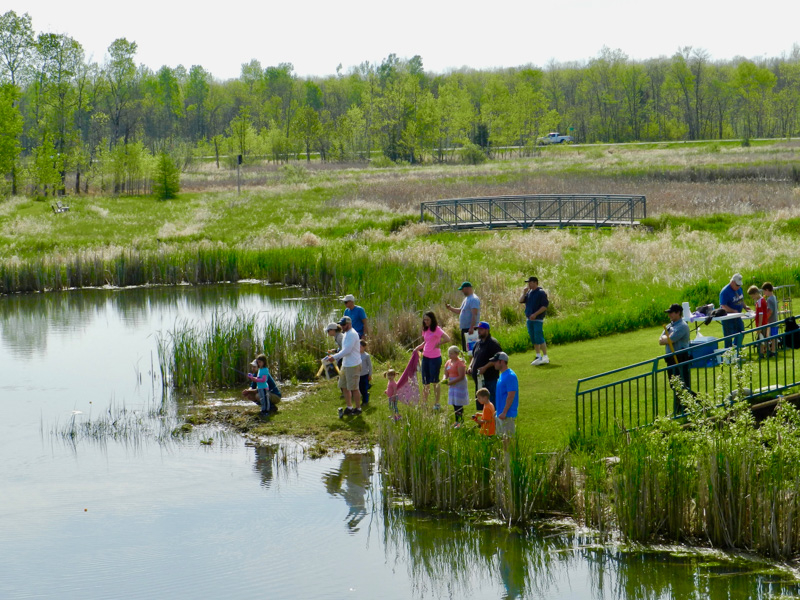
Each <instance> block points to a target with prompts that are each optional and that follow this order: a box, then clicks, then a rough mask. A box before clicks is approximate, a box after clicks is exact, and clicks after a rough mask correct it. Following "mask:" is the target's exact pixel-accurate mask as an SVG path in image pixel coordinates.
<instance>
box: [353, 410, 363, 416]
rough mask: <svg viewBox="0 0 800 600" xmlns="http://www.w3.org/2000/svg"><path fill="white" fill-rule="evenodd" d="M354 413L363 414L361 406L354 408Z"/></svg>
mask: <svg viewBox="0 0 800 600" xmlns="http://www.w3.org/2000/svg"><path fill="white" fill-rule="evenodd" d="M353 414H354V415H360V414H361V409H360V408H354V409H353Z"/></svg>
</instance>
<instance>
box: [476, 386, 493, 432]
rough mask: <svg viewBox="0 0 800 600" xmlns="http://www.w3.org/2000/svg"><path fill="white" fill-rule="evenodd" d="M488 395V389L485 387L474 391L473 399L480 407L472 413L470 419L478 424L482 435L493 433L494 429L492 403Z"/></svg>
mask: <svg viewBox="0 0 800 600" xmlns="http://www.w3.org/2000/svg"><path fill="white" fill-rule="evenodd" d="M489 396H490V394H489V390H487V389H486V388H481V389H479V390H478V391H477V392H476V393H475V401H476V402H477V403H478V406H481V407H482V409H481V410H480V411H478V412H477V413H475V414H474V415H472V420H473V421H475V422H476V423H477V424H478V425H480V427H481V433H482V434H483V435H494V430H495V419H494V416H495V413H494V404H492V401H491V400H490V398H489Z"/></svg>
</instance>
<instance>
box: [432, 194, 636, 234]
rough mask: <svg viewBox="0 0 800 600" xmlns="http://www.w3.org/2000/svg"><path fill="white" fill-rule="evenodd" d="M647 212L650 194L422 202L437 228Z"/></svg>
mask: <svg viewBox="0 0 800 600" xmlns="http://www.w3.org/2000/svg"><path fill="white" fill-rule="evenodd" d="M646 216H647V200H646V198H645V197H644V196H629V195H622V194H569V195H561V194H530V195H524V196H489V197H482V198H454V199H450V200H436V201H433V202H422V203H420V221H421V222H424V221H426V220H428V221H429V222H430V226H431V228H433V229H437V230H461V229H497V228H509V227H516V228H522V229H529V228H534V227H558V228H562V227H594V228H600V227H621V226H632V225H638V224H639V223H640V221H641V219H644V218H645V217H646Z"/></svg>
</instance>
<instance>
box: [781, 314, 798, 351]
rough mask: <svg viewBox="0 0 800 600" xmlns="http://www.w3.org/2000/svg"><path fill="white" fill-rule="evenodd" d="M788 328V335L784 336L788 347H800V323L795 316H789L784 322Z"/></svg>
mask: <svg viewBox="0 0 800 600" xmlns="http://www.w3.org/2000/svg"><path fill="white" fill-rule="evenodd" d="M783 324H784V327H785V329H786V337H784V344H786V347H787V348H795V349H797V348H800V325H798V324H797V321H796V320H795V318H794V317H787V318H786V320H785V321H784V322H783Z"/></svg>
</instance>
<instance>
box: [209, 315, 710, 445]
mask: <svg viewBox="0 0 800 600" xmlns="http://www.w3.org/2000/svg"><path fill="white" fill-rule="evenodd" d="M661 332H662V329H661V328H647V329H641V330H639V331H635V332H632V333H625V334H615V335H609V336H606V337H602V338H598V339H594V340H588V341H583V342H575V343H570V344H563V345H559V346H552V347H550V348H549V354H550V361H551V362H550V364H549V365H541V366H536V367H534V366H531V365H530V362H531V361H532V360H533V359H534V358H535V355H534V353H533V351H530V352H526V353H517V354H514V355H512V356H511V357H510V362H509V366H510V368H512V369H513V370H514V372H515V373H516V374H517V376H518V377H519V382H520V404H519V416H518V419H517V432H518V435H519V436H520V437H521V438H524V439H527V440H530V441H532V442H535V443H536V444H537V445H541V446H543V447H547V448H557V447H563V446H564V445H565V444H566V442H567V439H568V437H569V435H570V433H572V432H573V431H574V430H575V388H576V383H577V381H578V379H580V378H583V377H588V376H591V375H597V374H600V373H603V372H606V371H611V370H613V369H618V368H620V367H624V366H627V365H630V364H633V363H637V362H640V361H644V360H647V359H650V358H655V357H657V356H660V355H662V354H663V352H664V350H663V347H662V346H659V344H658V338H659V336H660V335H661ZM702 332H703V334H704V335H714V336H719V335H721V327H720V326H719V325H718V324H712V325H711V326H709V327H707V328H704V329H703V330H702ZM499 341H500V342H501V344H502V339H500V340H499ZM382 368H383V365H376V366H375V372H376V375H375V376H374V377H373V388H372V390H371V401H370V406H369V408H368V409H367V410H365V411H364V413H363V414H362V416H361V417H354V418H344V419H341V420H340V419H338V418H337V416H336V408H337V407H339V406H344V403H343V401H342V400H340V399H339V394H338V389H337V388H336V384H335V382H333V381H331V382H324V383H320V384H318V385H317V386H316V387H314V388H313V390H312V391H310V392H308V393H306V394H304V395H302V396H301V397H300V398H299V399H298V400H296V401H292V402H284V403H283V404H282V405H281V410H280V412H279V413H278V414H277V415H275V416H273V417H271V418H270V420H269V421H267V422H262V421H260V420H259V418H258V416H257V412H258V408H257V407H256V406H255V405H253V406H252V408H251V407H250V406H246V407H238V406H237V407H231V408H230V409H225V410H222V411H215V412H218V413H219V417H220V418H221V419H222V420H223V421H227V422H229V423H230V424H232V425H233V426H234V427H237V428H239V429H241V430H243V431H248V432H251V433H253V434H256V435H291V436H295V437H300V438H309V439H313V440H314V441H315V442H316V443H317V444H320V445H322V446H325V447H327V448H340V447H345V446H349V445H353V444H358V443H360V442H366V443H370V442H372V441H374V439H375V435H376V432H377V427H378V425H379V423H380V422H381V421H386V420H388V418H389V415H390V413H389V409H388V406H387V402H386V395H385V393H384V392H385V390H386V380H385V379H384V378H383V377H382V376H381V375H380V374H377V373H380V372H382ZM472 391H473V386H472V382H471V381H470V393H472ZM446 394H447V390H446V389H444V386H443V389H442V404H443V409H444V410H442V413H441V417H442V418H447V419H450V420H452V419H453V413H452V409H451V408H450V407H449V406H447V405H446ZM473 410H474V404H470V405H469V406H468V407H467V409H466V413H465V414H467V415H469V414H471V412H472V411H473ZM467 425H468V426H472V424H471V423H470V422H468V423H467Z"/></svg>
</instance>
